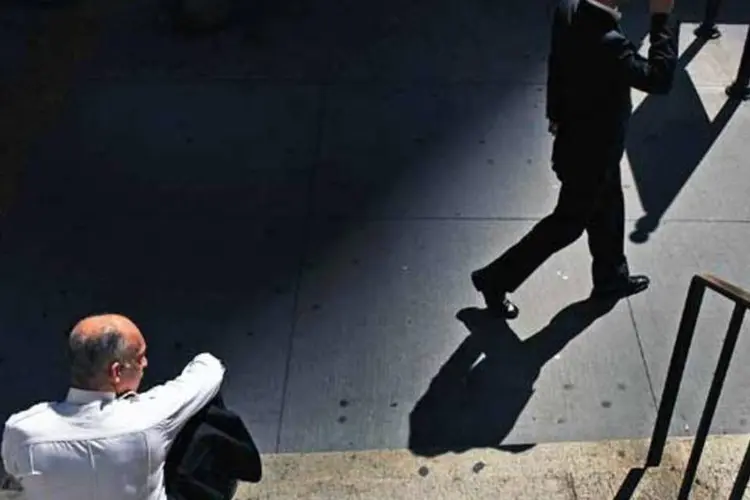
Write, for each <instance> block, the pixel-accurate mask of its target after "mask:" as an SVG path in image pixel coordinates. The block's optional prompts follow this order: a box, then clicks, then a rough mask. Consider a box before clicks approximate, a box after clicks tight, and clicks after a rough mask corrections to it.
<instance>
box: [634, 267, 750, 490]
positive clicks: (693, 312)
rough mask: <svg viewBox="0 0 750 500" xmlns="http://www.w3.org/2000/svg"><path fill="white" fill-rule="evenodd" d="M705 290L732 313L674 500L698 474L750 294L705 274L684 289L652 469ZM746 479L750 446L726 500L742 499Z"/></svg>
mask: <svg viewBox="0 0 750 500" xmlns="http://www.w3.org/2000/svg"><path fill="white" fill-rule="evenodd" d="M707 289H710V290H712V291H714V292H716V293H718V294H719V295H722V296H723V297H725V298H727V299H729V300H731V301H732V302H734V311H733V312H732V318H731V320H730V322H729V327H728V328H727V334H726V337H725V338H724V345H723V346H722V348H721V354H720V355H719V361H718V363H717V365H716V372H715V373H714V378H713V380H712V381H711V388H710V389H709V391H708V397H707V398H706V405H705V407H704V409H703V415H702V416H701V420H700V423H699V425H698V431H697V433H696V435H695V442H694V443H693V448H692V450H691V452H690V459H689V460H688V465H687V468H686V470H685V475H684V476H683V479H682V485H681V487H680V492H679V495H678V497H677V498H678V500H687V498H688V495H689V494H690V490H691V488H692V486H693V482H694V480H695V476H696V473H697V471H698V464H699V462H700V458H701V455H702V454H703V449H704V447H705V444H706V438H707V437H708V432H709V430H710V428H711V421H712V420H713V417H714V414H715V413H716V407H717V405H718V403H719V397H720V396H721V390H722V388H723V386H724V381H725V380H726V376H727V372H728V371H729V364H730V362H731V361H732V355H733V354H734V349H735V346H736V345H737V339H738V338H739V334H740V329H741V327H742V321H743V319H744V316H745V311H747V310H748V309H750V292H748V291H746V290H743V289H742V288H740V287H738V286H735V285H732V284H731V283H728V282H726V281H724V280H722V279H719V278H717V277H715V276H712V275H709V274H704V275H696V276H694V277H693V279H692V281H691V283H690V289H689V290H688V295H687V299H686V300H685V308H684V309H683V312H682V319H681V320H680V328H679V331H678V333H677V339H676V340H675V347H674V351H673V352H672V359H671V361H670V363H669V372H668V374H667V380H666V382H665V384H664V391H663V393H662V398H661V403H660V405H659V414H658V416H657V419H656V425H655V426H654V433H653V435H652V437H651V446H650V448H649V452H648V458H647V460H646V465H647V466H648V467H655V466H658V465H659V464H661V459H662V456H663V454H664V447H665V445H666V442H667V435H668V433H669V426H670V423H671V422H672V417H673V415H674V409H675V404H676V402H677V395H678V393H679V390H680V384H681V382H682V377H683V375H684V372H685V365H686V363H687V358H688V354H689V352H690V347H691V345H692V342H693V334H694V333H695V325H696V323H697V321H698V314H699V312H700V308H701V304H702V303H703V296H704V295H705V291H706V290H707ZM748 480H750V446H748V449H747V451H746V453H745V457H744V459H743V461H742V465H741V466H740V469H739V472H738V473H737V477H736V479H735V484H734V488H733V490H732V493H731V495H730V497H729V500H740V499H741V498H742V495H743V493H744V491H745V488H746V487H747V484H748Z"/></svg>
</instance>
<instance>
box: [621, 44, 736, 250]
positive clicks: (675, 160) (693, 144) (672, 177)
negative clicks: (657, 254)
mask: <svg viewBox="0 0 750 500" xmlns="http://www.w3.org/2000/svg"><path fill="white" fill-rule="evenodd" d="M681 31H683V33H682V34H683V36H685V35H688V34H689V33H685V32H684V30H681ZM705 45H706V41H705V40H702V39H699V38H696V39H695V40H693V42H692V43H691V44H690V46H689V47H688V48H687V49H686V50H685V52H684V53H683V54H682V56H681V57H680V59H679V62H678V66H677V72H676V74H675V82H674V88H673V90H672V92H671V94H670V95H669V96H648V97H646V99H645V100H644V101H643V103H642V104H641V105H640V106H639V107H638V109H637V110H636V111H635V113H634V114H633V118H632V120H631V123H630V133H629V136H628V145H627V152H628V158H629V160H630V164H631V168H632V171H633V177H634V180H635V184H636V186H637V189H638V194H639V195H640V198H641V203H642V205H643V209H644V211H645V212H646V213H645V215H644V216H643V217H641V218H640V219H639V220H638V221H637V222H636V225H635V229H634V230H633V232H632V233H631V234H630V239H631V241H633V242H635V243H644V242H646V241H647V240H648V238H649V235H650V234H651V233H652V232H654V231H655V230H656V228H657V227H658V225H659V222H660V220H661V218H662V217H663V216H664V214H665V213H666V211H667V210H668V209H669V207H670V205H671V204H672V203H673V202H674V200H675V199H676V198H677V196H678V195H679V193H680V191H681V190H682V188H683V187H684V186H685V184H686V183H687V182H688V180H689V179H690V177H691V176H692V174H693V172H695V170H696V168H698V165H700V163H701V161H702V160H703V158H704V157H705V156H706V155H707V154H708V152H709V151H710V150H711V148H712V146H713V145H714V143H715V142H716V140H717V139H718V138H719V136H720V135H721V133H722V131H723V130H724V128H725V127H726V125H727V124H728V123H729V121H730V120H731V118H732V116H733V115H734V113H735V111H737V108H738V107H739V105H740V104H741V101H739V100H733V99H727V100H726V102H725V103H724V105H723V106H722V107H721V109H720V110H719V112H718V113H717V114H716V117H715V118H713V119H711V118H710V117H709V116H707V115H706V111H705V108H704V106H703V103H702V101H701V97H700V95H699V94H698V91H697V89H696V88H695V85H694V83H693V81H692V79H691V77H690V75H689V74H688V72H687V66H688V65H689V64H690V63H691V62H692V61H693V59H694V58H695V57H696V56H697V55H698V54H699V53H700V51H701V49H703V47H704V46H705Z"/></svg>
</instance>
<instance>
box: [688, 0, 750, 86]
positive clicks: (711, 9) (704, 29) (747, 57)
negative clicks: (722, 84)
mask: <svg viewBox="0 0 750 500" xmlns="http://www.w3.org/2000/svg"><path fill="white" fill-rule="evenodd" d="M721 3H722V0H706V12H705V15H704V16H703V22H702V23H701V25H700V26H698V29H696V30H695V34H696V36H698V38H702V39H703V40H715V39H717V38H719V37H721V31H719V27H718V26H717V25H716V20H717V19H718V17H719V10H720V9H721ZM726 94H727V95H728V96H729V97H730V98H732V99H737V100H744V101H746V100H748V99H750V31H748V33H747V37H746V38H745V47H744V49H742V56H740V67H739V69H738V70H737V78H735V80H734V82H732V84H731V85H729V86H728V87H727V88H726Z"/></svg>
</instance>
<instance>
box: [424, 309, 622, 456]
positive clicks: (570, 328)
mask: <svg viewBox="0 0 750 500" xmlns="http://www.w3.org/2000/svg"><path fill="white" fill-rule="evenodd" d="M615 304H616V301H614V300H611V301H601V300H590V299H588V300H584V301H580V302H575V303H573V304H570V305H568V306H567V307H565V308H564V309H563V310H562V311H560V312H559V313H557V315H555V317H554V318H552V320H551V321H550V323H549V324H548V325H547V326H546V327H544V328H543V329H542V330H540V331H539V332H537V333H536V334H535V335H533V336H532V337H530V338H529V339H527V340H524V341H522V340H521V339H519V338H518V336H517V335H516V334H515V332H514V331H513V330H512V329H511V327H510V326H509V325H508V323H507V321H505V320H503V319H498V318H496V317H494V316H492V315H491V314H490V313H489V312H488V311H486V310H483V309H477V308H467V309H463V310H461V311H459V312H458V314H457V316H456V317H457V318H458V320H459V321H461V322H462V323H464V325H465V326H466V328H468V330H469V332H470V334H469V336H468V337H466V339H465V340H464V341H463V342H462V343H461V345H460V346H459V347H458V349H456V351H455V352H454V353H453V354H452V355H451V357H450V358H449V359H448V361H447V362H446V363H445V364H444V365H443V366H442V368H441V369H440V371H439V372H438V374H437V375H436V376H435V378H434V379H433V380H432V382H431V384H430V387H429V389H428V390H427V392H426V393H425V394H424V396H422V398H421V399H420V400H419V401H418V402H417V404H416V406H415V407H414V409H413V410H412V412H411V415H410V418H409V421H410V422H409V423H410V436H409V449H410V450H411V451H412V452H413V453H415V454H416V455H420V456H436V455H440V454H443V453H448V452H457V453H461V452H464V451H467V450H469V449H472V448H496V449H502V450H505V451H511V452H519V451H525V450H526V449H528V448H530V447H531V446H533V445H529V446H513V447H507V446H502V442H503V440H504V439H505V438H506V437H507V435H508V434H509V433H510V431H511V430H512V429H513V426H514V425H515V423H516V420H517V419H518V417H519V416H520V414H521V412H522V411H523V409H524V407H525V406H526V404H527V403H528V401H529V400H530V399H531V396H532V395H533V394H534V383H535V382H536V380H537V377H538V376H539V373H540V371H541V369H542V367H543V366H544V365H545V363H546V362H547V361H549V360H550V359H551V358H552V357H554V356H555V354H557V353H558V352H560V351H561V350H562V349H563V348H564V347H565V346H566V345H567V344H568V343H569V342H570V341H571V340H573V339H574V338H575V337H576V336H578V335H579V334H581V333H582V332H583V331H585V330H586V329H587V328H588V327H589V326H590V325H591V324H593V323H594V321H596V320H597V319H598V318H600V317H601V316H603V315H604V314H606V313H607V312H609V311H611V310H612V308H613V307H614V306H615Z"/></svg>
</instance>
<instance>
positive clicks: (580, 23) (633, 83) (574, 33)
mask: <svg viewBox="0 0 750 500" xmlns="http://www.w3.org/2000/svg"><path fill="white" fill-rule="evenodd" d="M668 20H669V19H668V16H667V15H666V14H657V15H653V16H652V17H651V33H650V42H651V46H650V49H649V54H648V58H645V57H643V56H641V55H640V54H639V53H638V49H637V47H636V46H635V45H634V44H633V43H632V42H631V41H630V40H628V39H627V37H626V36H625V35H624V33H623V32H622V29H621V27H620V25H619V23H618V22H617V21H616V20H615V18H614V17H613V16H611V15H610V14H608V13H607V12H604V11H602V10H601V9H598V8H597V7H594V6H593V5H591V4H590V3H589V2H588V1H587V0H562V1H561V2H560V4H559V6H558V7H557V9H556V11H555V14H554V19H553V22H552V37H551V46H550V52H549V58H548V71H547V106H546V114H547V118H548V119H550V120H552V121H554V122H558V123H562V122H566V121H568V122H570V121H580V120H589V121H596V120H598V119H600V118H602V119H605V120H606V119H607V118H611V117H612V116H614V115H620V114H622V113H625V112H627V113H629V112H630V96H629V95H630V89H631V88H637V89H639V90H642V91H645V92H648V93H654V94H665V93H667V92H668V91H669V90H670V89H671V87H672V81H673V79H674V72H675V67H676V65H677V49H676V46H675V45H676V44H675V40H674V36H673V34H672V30H671V29H670V27H669V22H668Z"/></svg>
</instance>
